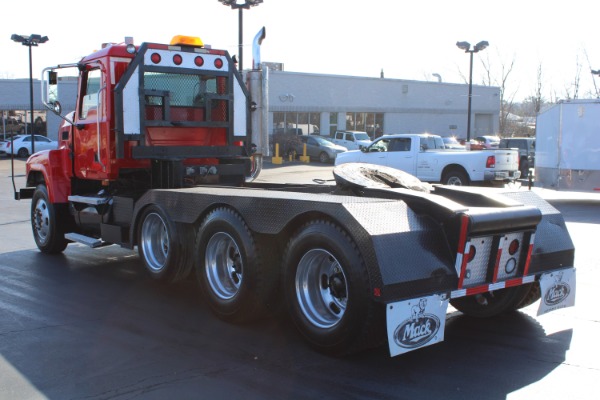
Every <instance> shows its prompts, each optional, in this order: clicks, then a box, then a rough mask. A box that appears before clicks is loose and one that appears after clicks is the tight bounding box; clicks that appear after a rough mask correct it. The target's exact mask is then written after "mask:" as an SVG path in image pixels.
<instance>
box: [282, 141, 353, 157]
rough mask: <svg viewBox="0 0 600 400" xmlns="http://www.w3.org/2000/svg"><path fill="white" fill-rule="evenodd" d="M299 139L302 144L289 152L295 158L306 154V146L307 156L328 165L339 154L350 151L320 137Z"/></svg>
mask: <svg viewBox="0 0 600 400" xmlns="http://www.w3.org/2000/svg"><path fill="white" fill-rule="evenodd" d="M298 138H299V139H300V142H301V143H300V144H297V145H295V146H293V147H292V148H291V149H290V150H289V152H288V155H291V156H293V157H296V156H298V155H302V154H303V153H304V145H305V144H306V155H307V156H309V157H310V158H311V159H316V160H319V161H320V162H322V163H328V162H332V161H333V160H335V159H336V157H337V155H338V154H339V153H343V152H344V151H347V150H348V149H347V148H345V147H344V146H340V145H337V144H335V143H333V142H331V141H329V140H327V139H326V138H323V137H320V136H314V135H311V136H298Z"/></svg>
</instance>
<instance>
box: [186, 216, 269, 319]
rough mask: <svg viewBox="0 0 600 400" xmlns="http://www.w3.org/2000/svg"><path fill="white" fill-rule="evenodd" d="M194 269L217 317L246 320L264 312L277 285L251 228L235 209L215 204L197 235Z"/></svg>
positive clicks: (258, 316) (204, 295)
mask: <svg viewBox="0 0 600 400" xmlns="http://www.w3.org/2000/svg"><path fill="white" fill-rule="evenodd" d="M195 254H196V272H197V277H198V282H199V284H200V288H201V291H202V294H203V297H204V299H205V300H206V302H207V303H208V305H209V307H210V309H211V310H212V311H213V313H214V314H216V315H217V316H218V317H219V318H221V319H223V320H225V321H229V322H236V323H242V322H249V321H252V320H256V319H258V318H260V317H262V316H264V315H265V314H266V313H267V311H268V303H269V300H270V299H271V298H272V295H273V293H274V290H275V287H276V283H275V282H276V274H274V273H273V271H268V270H267V267H266V265H265V264H264V263H263V259H262V257H261V256H260V253H259V251H258V249H257V246H256V242H255V240H254V238H253V236H252V233H251V232H250V229H249V228H248V226H247V225H246V223H245V222H244V220H243V219H242V217H241V216H240V215H239V214H238V213H236V212H235V211H233V210H231V209H229V208H224V207H223V208H217V209H215V210H214V211H212V212H211V213H210V214H208V216H207V217H206V218H205V219H204V221H203V222H202V225H201V226H200V228H199V230H198V234H197V239H196V251H195Z"/></svg>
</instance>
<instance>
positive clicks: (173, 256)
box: [138, 205, 194, 283]
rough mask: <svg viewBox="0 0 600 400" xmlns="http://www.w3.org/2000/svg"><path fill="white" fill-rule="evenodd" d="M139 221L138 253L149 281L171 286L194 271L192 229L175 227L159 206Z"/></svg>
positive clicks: (154, 207) (152, 206) (145, 213)
mask: <svg viewBox="0 0 600 400" xmlns="http://www.w3.org/2000/svg"><path fill="white" fill-rule="evenodd" d="M140 221H141V223H140V226H139V229H138V252H139V254H140V258H141V259H142V260H143V262H144V267H145V269H146V272H147V273H148V274H149V275H150V277H151V278H152V279H155V280H157V281H161V282H169V283H171V282H176V281H179V280H181V279H184V278H185V277H186V276H187V275H189V272H190V271H191V270H192V267H193V257H192V255H193V246H194V240H193V239H192V238H193V235H194V231H193V229H192V228H191V227H189V226H185V225H177V224H175V223H174V222H173V220H171V218H170V217H169V215H168V214H167V213H166V212H165V211H164V210H163V209H162V208H161V207H159V206H157V205H151V206H149V207H148V208H146V209H145V210H144V212H143V214H142V218H141V219H140Z"/></svg>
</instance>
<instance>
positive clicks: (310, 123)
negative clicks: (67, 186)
mask: <svg viewBox="0 0 600 400" xmlns="http://www.w3.org/2000/svg"><path fill="white" fill-rule="evenodd" d="M267 65H270V64H267ZM271 65H281V64H271ZM58 88H59V89H58V90H59V97H60V99H61V103H62V109H63V110H64V111H65V112H67V111H69V110H73V109H74V108H75V95H76V90H77V82H76V78H63V79H62V80H61V81H60V82H59V86H58ZM268 88H269V89H268V91H269V93H268V102H269V130H270V133H274V132H276V131H277V130H280V129H295V131H296V132H297V133H303V134H316V133H319V134H321V135H329V134H330V133H332V132H334V131H335V130H360V131H366V132H367V133H369V134H370V135H371V136H372V137H376V136H379V135H381V134H385V133H421V132H430V133H435V134H439V135H442V136H457V137H466V130H467V101H468V86H467V85H466V84H454V83H444V82H437V81H435V82H426V81H413V80H403V79H387V78H368V77H355V76H339V75H324V74H309V73H299V72H288V71H282V70H277V69H270V68H269V69H268ZM39 96H40V82H39V80H35V81H34V108H35V110H37V111H39V113H36V115H37V116H39V117H40V118H42V119H43V120H44V121H46V125H47V127H46V132H47V135H48V136H49V137H50V138H53V139H57V129H58V125H59V124H60V118H58V117H57V116H56V115H54V114H53V113H52V112H46V111H45V110H44V107H43V105H42V104H41V101H40V97H39ZM69 100H70V101H69ZM1 112H3V114H2V115H4V117H5V119H6V118H8V116H9V115H10V116H13V117H17V118H20V119H21V120H23V121H25V118H26V117H27V115H28V112H29V80H27V79H13V80H10V79H3V80H0V113H1ZM499 112H500V90H499V88H497V87H490V86H478V85H474V86H473V97H472V115H471V137H474V136H479V135H484V134H495V133H497V132H498V121H499ZM28 118H29V117H27V121H29V119H28ZM3 132H4V131H3V126H2V124H0V137H1V135H2V133H3Z"/></svg>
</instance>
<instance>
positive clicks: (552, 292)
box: [537, 268, 575, 315]
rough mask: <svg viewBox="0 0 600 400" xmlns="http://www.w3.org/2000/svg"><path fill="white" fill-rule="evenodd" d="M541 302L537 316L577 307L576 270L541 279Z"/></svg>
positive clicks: (543, 276)
mask: <svg viewBox="0 0 600 400" xmlns="http://www.w3.org/2000/svg"><path fill="white" fill-rule="evenodd" d="M540 289H541V292H542V293H541V297H542V298H541V301H540V307H539V308H538V313H537V315H542V314H546V313H548V312H550V311H554V310H558V309H561V308H565V307H572V306H574V305H575V268H569V269H563V270H560V271H554V272H550V273H547V274H542V276H541V277H540Z"/></svg>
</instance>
